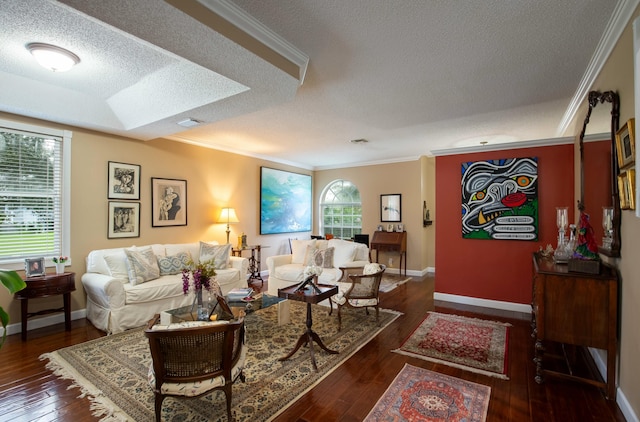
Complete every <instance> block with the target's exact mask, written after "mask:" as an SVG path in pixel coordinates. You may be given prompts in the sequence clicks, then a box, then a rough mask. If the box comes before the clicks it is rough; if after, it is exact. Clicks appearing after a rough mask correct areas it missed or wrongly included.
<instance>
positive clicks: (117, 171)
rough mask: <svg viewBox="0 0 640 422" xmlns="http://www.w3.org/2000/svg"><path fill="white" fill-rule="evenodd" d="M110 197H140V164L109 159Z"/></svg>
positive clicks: (137, 198)
mask: <svg viewBox="0 0 640 422" xmlns="http://www.w3.org/2000/svg"><path fill="white" fill-rule="evenodd" d="M108 174H109V176H108V186H107V188H108V190H109V193H108V195H107V197H108V198H109V199H136V200H139V199H140V166H139V165H137V164H125V163H116V162H114V161H109V169H108Z"/></svg>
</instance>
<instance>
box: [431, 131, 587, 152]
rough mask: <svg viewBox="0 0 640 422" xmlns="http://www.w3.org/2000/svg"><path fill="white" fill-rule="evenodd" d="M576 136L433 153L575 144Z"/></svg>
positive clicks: (440, 150)
mask: <svg viewBox="0 0 640 422" xmlns="http://www.w3.org/2000/svg"><path fill="white" fill-rule="evenodd" d="M574 142H575V138H574V137H572V136H566V137H563V138H550V139H537V140H533V141H520V142H504V143H500V144H487V145H479V146H471V147H464V148H446V149H437V150H432V151H431V155H433V156H434V157H440V156H444V155H458V154H471V153H475V152H487V151H503V150H507V149H522V148H537V147H548V146H555V145H565V144H573V143H574Z"/></svg>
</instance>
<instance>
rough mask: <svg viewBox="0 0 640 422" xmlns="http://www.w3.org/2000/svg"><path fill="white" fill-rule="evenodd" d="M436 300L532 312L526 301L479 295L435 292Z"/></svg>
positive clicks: (526, 312)
mask: <svg viewBox="0 0 640 422" xmlns="http://www.w3.org/2000/svg"><path fill="white" fill-rule="evenodd" d="M433 298H434V299H435V300H443V301H445V302H453V303H460V304H464V305H472V306H481V307H483V308H493V309H502V310H505V311H513V312H522V313H525V314H530V313H531V305H526V304H524V303H513V302H503V301H500V300H489V299H480V298H477V297H470V296H460V295H452V294H449V293H438V292H435V293H434V294H433Z"/></svg>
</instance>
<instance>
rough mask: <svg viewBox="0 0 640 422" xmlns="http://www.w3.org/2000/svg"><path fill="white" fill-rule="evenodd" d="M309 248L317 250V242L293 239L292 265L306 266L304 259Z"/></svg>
mask: <svg viewBox="0 0 640 422" xmlns="http://www.w3.org/2000/svg"><path fill="white" fill-rule="evenodd" d="M307 246H311V247H312V248H314V249H315V247H316V240H315V239H311V240H298V239H291V263H292V264H304V262H305V261H304V258H305V255H306V253H307Z"/></svg>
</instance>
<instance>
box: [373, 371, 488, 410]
mask: <svg viewBox="0 0 640 422" xmlns="http://www.w3.org/2000/svg"><path fill="white" fill-rule="evenodd" d="M490 394H491V388H490V387H487V386H486V385H480V384H476V383H473V382H469V381H465V380H461V379H459V378H454V377H450V376H448V375H444V374H439V373H437V372H432V371H428V370H426V369H422V368H417V367H415V366H411V365H409V364H405V366H404V368H402V370H401V371H400V373H399V374H398V375H397V376H396V378H395V379H394V380H393V382H392V383H391V385H390V386H389V388H387V391H385V393H384V394H383V395H382V397H381V398H380V400H378V402H377V403H376V405H375V406H374V407H373V409H372V410H371V412H369V415H367V418H366V419H365V422H377V421H396V422H403V421H424V422H427V421H432V422H436V421H442V422H445V421H446V422H463V421H464V422H484V421H485V419H486V417H487V410H488V408H489V396H490Z"/></svg>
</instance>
